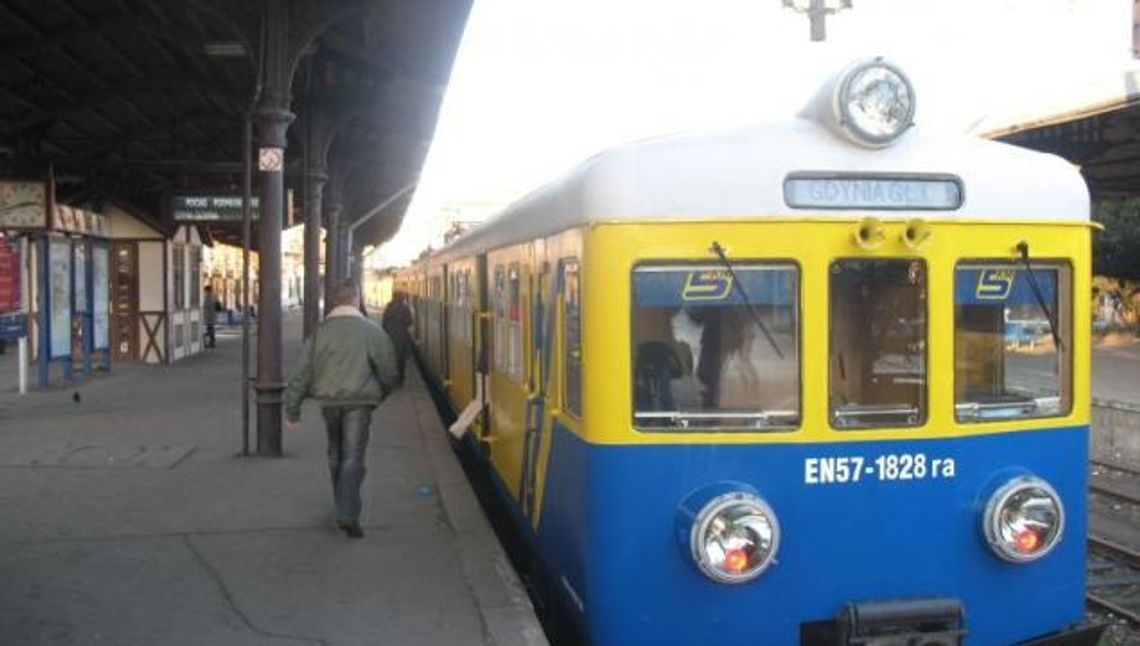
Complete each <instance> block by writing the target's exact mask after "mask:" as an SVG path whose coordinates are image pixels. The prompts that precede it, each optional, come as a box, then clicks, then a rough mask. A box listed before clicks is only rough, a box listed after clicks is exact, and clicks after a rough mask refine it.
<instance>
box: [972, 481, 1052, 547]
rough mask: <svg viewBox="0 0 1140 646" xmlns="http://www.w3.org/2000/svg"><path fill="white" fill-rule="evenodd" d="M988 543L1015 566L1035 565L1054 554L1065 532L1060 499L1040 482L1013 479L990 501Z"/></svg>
mask: <svg viewBox="0 0 1140 646" xmlns="http://www.w3.org/2000/svg"><path fill="white" fill-rule="evenodd" d="M984 514H985V515H984V520H985V533H986V541H987V542H988V543H989V544H990V547H992V548H993V550H994V553H996V554H997V555H998V556H999V557H1001V558H1003V559H1005V560H1006V561H1010V562H1012V563H1028V562H1030V561H1035V560H1037V559H1039V558H1041V557H1043V556H1045V555H1046V554H1048V553H1049V552H1051V551H1052V550H1053V548H1054V547H1056V546H1057V543H1059V542H1060V541H1061V535H1062V533H1064V530H1065V507H1064V506H1063V505H1062V504H1061V497H1060V496H1058V495H1057V492H1056V491H1055V490H1054V489H1053V487H1051V486H1049V483H1047V482H1045V481H1044V480H1042V479H1041V478H1037V477H1033V476H1022V477H1019V478H1014V479H1013V480H1010V481H1009V482H1007V483H1005V484H1004V485H1003V486H1002V487H1001V488H999V489H998V490H997V491H996V492H994V495H993V496H991V497H990V500H989V503H987V504H986V510H985V512H984Z"/></svg>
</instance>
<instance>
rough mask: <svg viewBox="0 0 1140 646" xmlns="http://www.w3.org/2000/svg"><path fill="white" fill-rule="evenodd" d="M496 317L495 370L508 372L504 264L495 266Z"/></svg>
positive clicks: (505, 276)
mask: <svg viewBox="0 0 1140 646" xmlns="http://www.w3.org/2000/svg"><path fill="white" fill-rule="evenodd" d="M494 308H495V312H494V319H495V338H494V346H495V370H497V371H499V372H507V355H506V349H507V342H506V325H507V274H506V271H504V269H503V266H502V265H499V266H497V267H495V292H494Z"/></svg>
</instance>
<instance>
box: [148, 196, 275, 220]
mask: <svg viewBox="0 0 1140 646" xmlns="http://www.w3.org/2000/svg"><path fill="white" fill-rule="evenodd" d="M259 203H260V200H258V198H257V197H251V198H250V200H249V206H250V217H251V218H253V219H254V220H256V219H257V216H258V212H259V210H258V205H259ZM170 214H171V216H172V217H173V218H174V221H175V222H241V196H240V195H173V196H171V198H170Z"/></svg>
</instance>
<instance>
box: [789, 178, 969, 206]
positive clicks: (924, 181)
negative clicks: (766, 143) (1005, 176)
mask: <svg viewBox="0 0 1140 646" xmlns="http://www.w3.org/2000/svg"><path fill="white" fill-rule="evenodd" d="M784 201H785V202H786V203H787V204H788V206H790V207H792V208H795V209H869V210H876V211H891V210H902V209H905V210H937V211H953V210H954V209H957V208H958V207H960V206H962V184H961V182H960V181H958V180H957V179H956V178H952V177H915V176H899V177H891V176H869V175H840V174H836V175H822V174H819V175H817V174H807V173H803V174H793V175H789V176H788V178H787V179H785V180H784Z"/></svg>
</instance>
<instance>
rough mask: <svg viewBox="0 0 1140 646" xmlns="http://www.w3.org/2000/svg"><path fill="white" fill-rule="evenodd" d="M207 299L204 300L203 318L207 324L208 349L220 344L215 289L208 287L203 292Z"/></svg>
mask: <svg viewBox="0 0 1140 646" xmlns="http://www.w3.org/2000/svg"><path fill="white" fill-rule="evenodd" d="M202 291H203V292H205V297H204V298H203V299H202V318H203V319H204V320H205V322H206V347H207V348H212V347H214V346H215V345H217V343H218V337H217V329H218V328H217V326H218V299H217V298H215V297H214V288H213V287H210V286H209V285H206V287H205V288H204V289H203V290H202Z"/></svg>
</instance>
